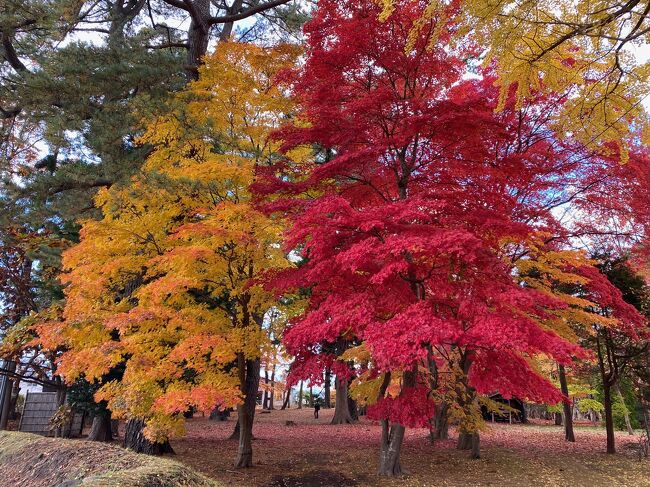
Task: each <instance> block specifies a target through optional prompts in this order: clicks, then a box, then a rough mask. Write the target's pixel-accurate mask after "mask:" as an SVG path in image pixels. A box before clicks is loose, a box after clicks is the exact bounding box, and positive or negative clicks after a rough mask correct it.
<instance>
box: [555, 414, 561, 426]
mask: <svg viewBox="0 0 650 487" xmlns="http://www.w3.org/2000/svg"><path fill="white" fill-rule="evenodd" d="M555 426H562V413H555Z"/></svg>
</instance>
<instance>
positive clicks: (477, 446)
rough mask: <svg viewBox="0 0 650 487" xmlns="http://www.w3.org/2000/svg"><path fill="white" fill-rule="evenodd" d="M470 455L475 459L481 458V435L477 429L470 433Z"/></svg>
mask: <svg viewBox="0 0 650 487" xmlns="http://www.w3.org/2000/svg"><path fill="white" fill-rule="evenodd" d="M470 457H471V458H473V459H475V460H478V459H479V458H481V437H480V436H479V432H478V431H476V432H474V433H473V434H472V453H471V455H470Z"/></svg>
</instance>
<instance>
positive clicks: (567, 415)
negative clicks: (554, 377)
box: [558, 364, 576, 442]
mask: <svg viewBox="0 0 650 487" xmlns="http://www.w3.org/2000/svg"><path fill="white" fill-rule="evenodd" d="M558 375H559V376H560V389H561V391H562V394H564V395H565V396H566V401H562V406H563V407H564V438H565V439H566V441H571V442H575V441H576V437H575V434H574V432H573V410H572V408H571V403H570V402H569V386H568V384H567V381H566V371H565V370H564V365H561V364H560V365H558Z"/></svg>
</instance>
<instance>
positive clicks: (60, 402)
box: [54, 376, 68, 438]
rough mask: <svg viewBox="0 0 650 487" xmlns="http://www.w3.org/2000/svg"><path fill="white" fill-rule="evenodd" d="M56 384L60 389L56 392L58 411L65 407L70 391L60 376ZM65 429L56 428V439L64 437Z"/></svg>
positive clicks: (56, 378) (56, 379)
mask: <svg viewBox="0 0 650 487" xmlns="http://www.w3.org/2000/svg"><path fill="white" fill-rule="evenodd" d="M55 382H56V383H57V385H58V386H59V388H58V389H57V391H56V406H57V409H58V408H61V407H63V406H64V405H65V399H66V395H67V393H68V390H67V388H66V387H65V385H64V384H63V380H62V379H61V377H59V376H57V377H55ZM65 429H66V428H56V429H55V430H54V437H55V438H62V437H63V436H64V434H65Z"/></svg>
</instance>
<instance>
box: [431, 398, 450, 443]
mask: <svg viewBox="0 0 650 487" xmlns="http://www.w3.org/2000/svg"><path fill="white" fill-rule="evenodd" d="M448 412H449V405H448V404H447V403H446V402H444V401H443V402H441V403H440V404H439V405H438V407H437V408H436V413H435V414H434V416H433V418H432V420H431V423H432V425H431V426H432V428H431V432H430V433H429V439H430V440H431V441H432V442H433V441H435V440H446V439H448V438H449V421H448V419H449V418H448Z"/></svg>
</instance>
